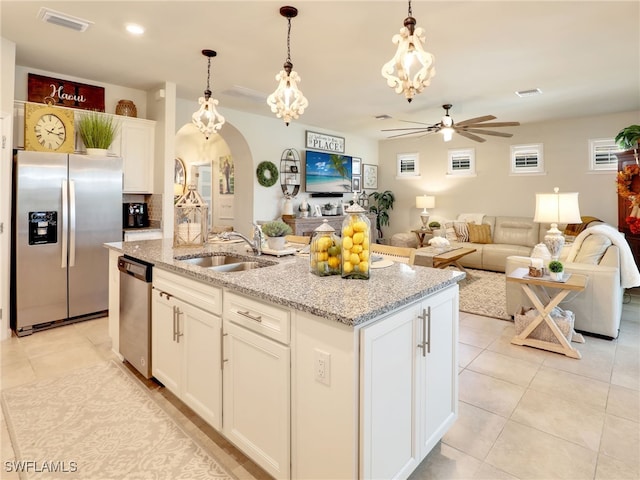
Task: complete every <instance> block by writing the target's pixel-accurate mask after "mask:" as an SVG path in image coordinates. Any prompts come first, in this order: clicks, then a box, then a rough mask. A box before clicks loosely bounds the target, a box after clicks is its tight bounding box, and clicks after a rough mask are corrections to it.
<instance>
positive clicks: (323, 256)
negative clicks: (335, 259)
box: [318, 252, 329, 262]
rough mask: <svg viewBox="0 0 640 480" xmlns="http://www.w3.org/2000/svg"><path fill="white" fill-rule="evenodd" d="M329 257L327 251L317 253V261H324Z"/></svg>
mask: <svg viewBox="0 0 640 480" xmlns="http://www.w3.org/2000/svg"><path fill="white" fill-rule="evenodd" d="M328 258H329V254H328V253H327V252H320V253H318V261H321V262H324V261H326V260H327V259H328Z"/></svg>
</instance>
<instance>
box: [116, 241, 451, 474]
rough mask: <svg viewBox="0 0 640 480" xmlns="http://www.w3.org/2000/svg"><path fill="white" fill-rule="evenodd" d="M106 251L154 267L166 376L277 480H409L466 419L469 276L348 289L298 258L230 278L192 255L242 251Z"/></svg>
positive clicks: (393, 278) (157, 362)
mask: <svg viewBox="0 0 640 480" xmlns="http://www.w3.org/2000/svg"><path fill="white" fill-rule="evenodd" d="M107 246H108V247H109V248H110V249H111V254H112V257H117V255H119V254H121V253H124V254H125V255H127V256H130V257H133V258H136V259H139V260H143V261H146V262H149V263H151V264H153V265H154V280H153V284H154V289H153V300H152V311H153V321H152V332H153V333H152V335H153V342H152V345H153V346H152V352H153V353H152V368H153V372H154V373H153V374H154V376H155V377H156V378H157V379H158V380H159V381H160V382H162V383H163V384H164V385H165V386H166V387H167V388H169V389H170V390H171V391H172V392H174V393H176V395H178V397H179V398H181V399H183V401H185V403H186V404H187V405H189V406H190V407H191V408H193V409H194V410H195V411H196V413H198V414H199V415H200V416H202V417H203V418H204V419H205V420H206V421H207V422H208V423H210V424H211V425H212V426H213V427H214V428H216V429H217V430H219V431H220V432H221V433H222V434H223V435H224V436H225V437H227V438H228V439H229V440H231V441H232V442H233V443H234V444H236V446H238V448H240V449H241V450H243V451H244V452H245V453H246V454H247V455H248V456H249V457H251V458H252V459H253V460H254V461H256V463H258V464H259V465H261V466H262V467H263V468H264V469H265V470H266V471H267V472H269V473H270V474H271V475H273V476H274V477H276V478H327V479H330V478H406V477H407V476H408V475H409V474H410V473H411V472H412V471H413V470H414V469H415V467H416V466H417V465H418V464H419V463H420V461H422V459H423V458H424V457H425V456H426V455H427V453H428V452H429V451H430V450H431V449H432V448H433V447H434V446H435V444H436V443H437V442H438V441H439V440H440V439H441V438H442V436H443V435H444V434H445V433H446V431H447V430H448V429H449V428H450V427H451V425H452V424H453V422H454V421H455V419H456V417H457V398H458V388H457V385H458V383H457V341H458V286H457V282H458V281H459V280H461V279H462V278H464V274H460V273H459V272H451V271H447V270H436V269H431V268H426V267H413V266H410V265H406V264H401V263H394V264H393V265H391V266H389V267H387V268H382V269H375V270H372V273H371V278H370V279H369V280H343V279H341V278H340V277H338V276H331V277H318V276H316V275H313V274H311V273H310V272H309V265H308V257H296V256H287V257H280V258H276V257H270V256H262V257H258V259H255V260H258V261H259V262H268V263H270V264H271V265H269V266H265V267H262V268H255V269H253V270H246V271H239V272H231V273H220V272H215V271H212V270H211V269H206V268H203V267H199V266H197V265H193V264H190V263H188V262H186V261H184V260H185V259H187V258H188V257H198V256H203V255H218V254H222V253H231V252H234V253H235V254H240V255H247V253H246V251H245V248H244V244H234V245H220V244H218V245H205V246H204V247H180V248H177V249H174V248H173V247H172V242H171V241H170V240H151V241H143V242H125V243H114V244H109V245H107ZM176 257H177V258H180V260H178V259H176ZM112 286H113V284H112ZM176 312H177V313H176ZM110 331H111V329H110ZM222 412H224V417H223V415H222Z"/></svg>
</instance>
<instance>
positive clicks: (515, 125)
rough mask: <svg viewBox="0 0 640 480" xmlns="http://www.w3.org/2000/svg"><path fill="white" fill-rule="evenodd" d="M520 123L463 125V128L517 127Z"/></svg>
mask: <svg viewBox="0 0 640 480" xmlns="http://www.w3.org/2000/svg"><path fill="white" fill-rule="evenodd" d="M518 126H520V122H491V123H478V124H475V125H463V127H470V128H473V127H518Z"/></svg>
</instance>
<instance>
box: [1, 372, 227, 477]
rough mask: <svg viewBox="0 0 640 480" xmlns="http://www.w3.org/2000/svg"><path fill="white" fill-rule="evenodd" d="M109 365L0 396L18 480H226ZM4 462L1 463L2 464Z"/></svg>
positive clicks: (205, 455) (217, 467)
mask: <svg viewBox="0 0 640 480" xmlns="http://www.w3.org/2000/svg"><path fill="white" fill-rule="evenodd" d="M145 389H146V387H144V386H143V385H142V384H141V383H140V382H139V381H138V380H137V379H135V378H132V377H131V376H130V375H129V374H128V373H126V372H124V371H123V370H122V369H121V367H120V366H119V365H118V364H117V363H115V362H114V361H108V362H104V363H100V364H98V365H95V366H92V367H88V368H85V369H80V370H76V371H74V372H72V373H70V374H68V375H66V376H64V377H62V378H53V379H46V380H40V381H37V382H34V383H31V384H28V385H22V386H19V387H15V388H12V389H9V390H7V391H3V392H2V407H3V411H4V416H5V420H6V422H7V426H8V429H9V434H10V436H11V440H12V443H13V447H14V451H15V454H16V460H15V462H14V461H9V462H7V461H4V462H3V468H4V469H5V470H6V469H7V468H10V469H12V470H13V471H18V474H19V476H20V478H21V479H36V478H37V479H38V480H44V479H59V478H65V479H87V480H88V479H91V480H108V479H114V480H115V479H118V480H120V479H127V480H130V479H143V478H144V479H167V480H169V479H171V480H173V479H185V480H186V479H189V480H194V479H233V478H234V477H233V476H231V475H230V474H229V473H227V472H226V471H225V470H224V469H223V468H222V467H221V466H220V465H219V464H218V463H217V462H216V461H215V460H214V459H213V458H212V457H211V456H210V455H209V454H208V453H207V452H206V451H204V450H203V449H202V447H200V446H199V445H198V444H197V443H196V442H195V441H194V440H193V439H192V438H190V437H189V435H187V434H186V433H185V432H184V431H183V430H182V429H181V428H180V427H179V426H178V425H177V424H176V423H175V422H174V421H173V420H172V419H171V417H169V415H168V414H167V413H166V412H165V411H164V410H163V409H162V408H161V407H160V406H159V405H158V404H157V403H156V402H155V400H153V399H152V398H151V397H150V395H149V393H148V392H147V391H145ZM3 460H5V459H3Z"/></svg>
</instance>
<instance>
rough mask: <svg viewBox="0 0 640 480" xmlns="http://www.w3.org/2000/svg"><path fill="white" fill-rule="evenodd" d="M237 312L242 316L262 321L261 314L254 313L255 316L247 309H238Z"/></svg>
mask: <svg viewBox="0 0 640 480" xmlns="http://www.w3.org/2000/svg"><path fill="white" fill-rule="evenodd" d="M238 314H239V315H242V316H243V317H247V318H250V319H251V320H253V321H256V322H258V323H262V315H255V316H254V315H251V314H250V313H249V310H245V311H244V312H242V311H240V310H238Z"/></svg>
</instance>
